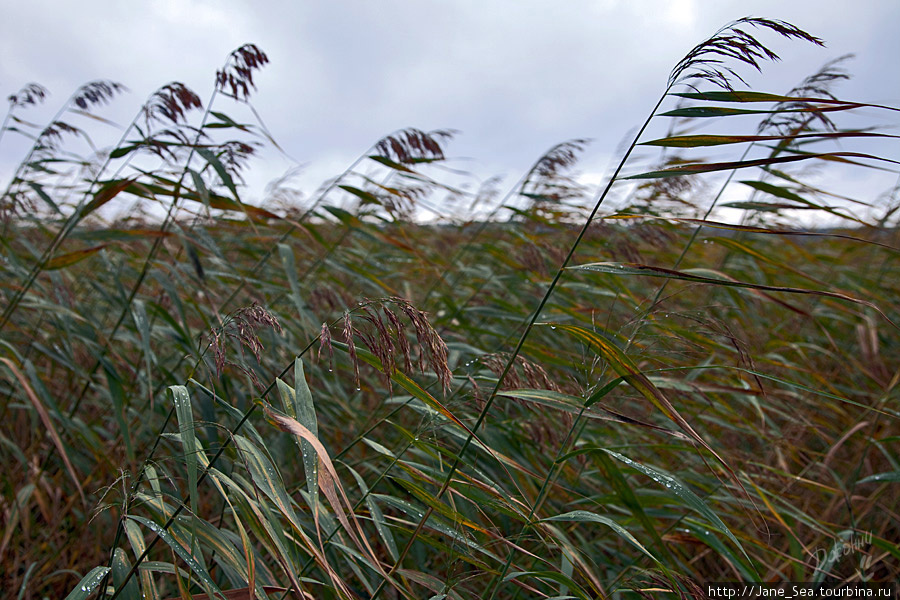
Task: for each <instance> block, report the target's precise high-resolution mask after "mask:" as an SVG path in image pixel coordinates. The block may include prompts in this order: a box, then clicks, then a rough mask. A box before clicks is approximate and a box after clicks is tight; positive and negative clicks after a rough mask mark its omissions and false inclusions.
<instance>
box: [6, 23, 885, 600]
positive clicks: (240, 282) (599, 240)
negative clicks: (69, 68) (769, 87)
mask: <svg viewBox="0 0 900 600" xmlns="http://www.w3.org/2000/svg"><path fill="white" fill-rule="evenodd" d="M766 36H775V37H777V36H782V37H786V38H793V39H796V40H800V41H802V42H806V43H813V44H819V45H820V44H821V41H820V40H818V39H817V38H815V37H814V36H812V35H810V34H808V33H806V32H804V31H802V30H800V29H798V28H796V27H794V26H792V25H789V24H787V23H784V22H781V21H774V20H767V19H755V18H747V19H741V20H739V21H735V22H733V23H730V24H728V25H727V26H725V27H724V28H722V29H721V30H719V31H718V32H716V33H715V34H714V35H713V36H711V37H710V38H709V39H707V40H705V41H704V42H702V43H700V44H698V45H697V46H696V47H695V48H694V49H693V50H692V51H691V52H690V53H688V55H687V56H686V57H684V59H682V60H681V61H679V62H678V63H676V67H675V68H674V69H673V71H672V74H671V77H670V79H669V81H668V82H666V84H665V86H664V88H663V92H662V94H661V96H660V98H659V99H658V100H657V101H655V105H654V106H653V108H652V109H651V111H650V112H649V114H648V116H647V120H646V122H645V123H644V125H643V126H642V127H641V128H639V130H638V133H637V134H636V136H635V138H634V140H633V141H632V142H631V143H630V145H629V146H628V147H627V148H626V151H625V152H624V156H623V157H622V159H621V161H620V162H619V164H618V166H617V167H616V169H615V170H614V172H613V174H612V175H611V177H610V178H609V179H608V181H607V182H606V183H605V184H604V185H603V186H601V187H600V188H599V189H597V190H596V191H592V190H590V189H587V188H586V187H585V186H582V185H579V184H578V183H577V181H576V179H575V177H574V175H573V169H574V167H575V166H576V165H577V161H578V158H579V157H580V155H581V154H582V153H583V152H584V151H585V149H586V145H587V142H586V141H585V140H581V139H578V140H571V141H568V142H563V143H561V144H559V145H557V146H555V147H553V148H551V149H550V150H549V151H548V152H547V153H546V154H545V155H544V156H542V157H540V158H539V159H538V160H537V161H535V163H534V164H533V165H532V166H531V167H528V168H525V169H524V170H523V175H522V177H521V178H520V179H519V181H518V182H517V183H516V184H515V185H513V186H512V187H511V188H510V189H509V190H508V191H507V192H506V193H505V194H504V195H502V196H501V197H500V199H499V200H491V190H490V187H489V188H488V189H486V190H481V191H479V192H477V193H473V192H470V191H468V189H467V188H466V187H464V186H461V185H460V184H459V181H458V179H454V178H453V177H449V176H448V171H447V170H445V169H443V168H442V164H443V163H444V162H445V161H446V160H447V159H446V156H447V152H448V144H450V143H451V142H452V138H453V135H454V132H452V131H450V130H439V131H433V132H426V131H422V130H419V129H414V128H410V129H406V130H402V131H398V132H394V133H392V134H390V135H387V136H385V137H384V138H382V139H381V140H376V141H374V143H373V144H372V146H371V148H369V149H368V150H366V151H365V152H364V153H363V154H362V155H361V156H360V158H359V159H357V160H356V161H354V162H353V163H352V164H351V165H350V166H349V167H348V168H347V169H346V170H345V171H344V172H343V173H341V174H340V175H338V176H337V177H335V178H334V179H333V180H331V181H329V182H326V184H324V185H323V186H322V188H321V189H320V190H319V191H318V192H317V193H316V194H314V195H312V196H311V198H312V199H311V200H310V201H308V202H307V203H306V204H305V206H297V205H291V204H290V203H284V204H283V205H281V206H278V207H276V206H274V204H272V205H270V204H267V205H266V206H265V207H262V206H254V205H251V204H249V203H247V202H245V201H244V199H243V198H242V194H243V193H244V192H243V186H242V183H241V174H242V172H243V170H244V169H246V168H250V167H251V166H252V161H253V158H254V156H255V154H256V153H257V152H258V150H259V148H260V147H262V146H264V145H271V144H274V143H275V142H274V140H273V136H272V134H271V133H270V132H269V131H267V130H266V128H265V126H264V125H263V124H262V121H261V120H258V119H257V121H256V122H252V121H250V122H242V121H243V120H244V117H240V118H238V117H236V116H229V112H231V114H234V115H236V114H238V113H240V114H241V115H251V117H252V116H253V115H255V114H256V112H255V110H254V109H253V107H252V97H253V94H254V93H255V86H254V75H255V73H256V72H257V71H258V70H259V69H260V68H263V67H264V65H265V64H266V63H267V62H268V57H267V56H266V55H265V53H264V52H263V51H262V50H261V49H260V48H258V47H256V46H254V45H246V46H243V47H241V48H239V49H237V50H235V52H233V53H232V54H231V55H229V57H227V59H226V62H225V64H224V66H223V67H222V68H221V69H220V70H219V71H217V72H216V76H215V78H214V81H213V88H212V92H211V96H210V99H209V100H208V101H207V102H206V103H205V104H204V103H203V102H202V101H201V100H200V98H199V96H198V95H197V94H195V93H194V92H193V91H191V90H189V89H188V88H187V87H186V86H184V85H183V84H180V83H177V82H174V83H171V84H168V85H166V86H163V87H162V88H160V90H158V91H157V92H156V93H154V94H153V95H152V96H151V97H150V98H149V99H148V100H147V101H146V103H145V104H144V105H143V106H142V107H141V108H140V110H139V111H138V112H137V114H136V116H135V119H134V120H133V122H132V123H131V125H130V126H128V127H127V129H126V131H125V133H124V135H123V136H122V139H121V140H120V141H119V142H118V143H116V144H115V145H114V146H113V147H112V148H111V149H110V150H106V151H103V152H101V153H98V154H96V155H93V156H80V155H78V154H75V153H73V152H72V151H71V149H70V146H69V145H67V141H68V140H69V136H73V135H79V136H87V135H88V133H87V131H88V129H86V128H84V127H81V126H79V125H78V123H80V121H78V119H84V118H88V117H97V118H101V119H102V117H99V115H98V112H99V111H100V110H101V109H102V105H103V104H105V103H107V102H109V101H113V100H116V98H117V96H118V95H119V94H120V92H122V91H123V89H124V88H123V87H122V86H121V85H120V84H118V83H115V82H94V83H90V84H88V85H86V86H84V87H82V88H80V89H79V90H77V91H76V92H75V93H74V94H73V95H72V97H71V98H70V99H69V100H67V101H66V102H65V103H64V104H63V105H62V106H61V107H60V109H59V111H58V114H57V115H56V116H55V117H54V118H53V119H52V120H51V121H50V122H49V123H48V124H47V125H46V126H44V127H40V128H33V129H29V127H32V126H30V125H29V124H28V121H27V120H26V119H25V118H23V117H21V116H20V114H22V113H23V111H26V110H28V109H29V108H30V107H31V106H33V105H35V104H37V103H40V102H43V101H45V100H46V91H45V90H44V89H43V88H42V87H40V86H39V85H37V84H30V85H28V86H26V87H25V88H23V89H22V90H21V91H20V92H18V93H17V94H15V95H14V96H11V97H10V110H9V112H8V114H7V116H6V118H5V120H4V121H3V123H4V124H3V127H2V129H0V141H3V140H6V139H8V138H7V136H8V135H11V134H25V135H28V136H30V137H31V139H32V140H33V146H32V148H31V149H30V150H29V151H28V153H27V155H26V156H25V158H24V159H23V161H22V163H21V164H20V166H19V168H18V169H17V171H16V173H15V174H14V176H13V178H12V179H11V181H10V182H9V184H8V186H7V187H6V191H5V192H4V194H3V198H2V206H0V209H2V214H3V227H4V232H5V233H4V236H3V238H2V244H3V247H4V261H3V263H2V280H0V286H2V287H0V290H2V294H3V299H4V308H3V312H2V316H0V332H2V338H0V340H2V355H0V363H2V367H0V373H2V379H0V382H2V386H3V387H2V390H0V393H2V395H3V399H2V404H0V416H2V422H3V428H2V430H0V448H2V453H3V460H4V464H5V465H7V468H6V469H5V470H4V477H3V478H2V484H3V501H2V502H3V504H2V510H3V515H4V520H3V525H2V532H0V535H2V538H0V561H2V564H4V565H5V568H4V569H3V575H2V580H0V585H2V586H3V589H4V590H9V592H8V593H9V594H15V595H16V596H17V597H19V598H33V597H57V596H60V597H61V596H65V595H66V594H68V597H71V598H87V597H91V596H94V597H101V598H103V597H105V598H167V597H182V598H190V597H192V596H194V597H197V596H198V595H200V594H208V595H210V596H215V597H230V598H250V597H257V598H283V597H297V598H377V597H383V598H419V597H431V598H498V597H499V598H517V597H574V598H596V597H610V596H615V597H626V596H628V597H632V596H634V597H636V596H644V597H651V596H655V595H659V594H669V595H673V596H678V597H701V596H702V595H703V593H704V591H703V588H702V584H703V583H705V582H709V581H789V580H793V581H846V582H858V581H893V580H896V579H897V578H898V576H900V549H898V544H897V541H898V539H900V523H898V516H897V514H896V501H895V500H894V498H895V495H896V494H895V488H894V486H896V483H897V481H898V479H900V475H898V473H900V463H898V460H900V455H898V441H900V435H898V430H897V417H898V413H897V408H896V399H897V395H896V389H895V388H896V384H897V382H898V378H900V376H898V370H897V365H896V364H895V363H896V361H895V360H894V356H895V355H896V354H897V352H896V351H897V346H898V336H897V322H898V319H897V312H898V304H897V300H896V298H897V291H898V290H897V286H896V281H897V279H896V277H895V275H896V273H895V271H896V267H895V258H896V256H897V252H898V249H900V245H898V244H900V242H898V240H897V238H896V234H895V222H894V221H895V218H896V216H895V215H896V210H897V207H898V206H900V200H898V198H897V196H896V189H894V190H892V191H890V192H888V193H887V194H886V195H885V196H884V197H882V198H878V199H873V198H865V197H862V198H846V197H842V196H837V195H836V194H833V193H830V192H829V191H828V190H823V189H819V187H818V185H819V184H818V183H817V182H816V181H815V180H814V179H811V178H810V175H809V174H808V173H807V171H805V170H804V169H803V167H804V166H805V165H809V164H818V165H823V166H825V167H826V168H827V167H829V166H832V165H841V166H844V167H846V166H848V165H849V166H852V167H853V168H856V169H879V170H882V171H888V172H891V173H895V172H896V170H897V169H896V167H897V162H895V161H894V160H893V158H892V157H890V156H879V155H876V154H874V153H872V152H871V151H867V150H866V148H865V144H866V143H868V142H871V141H878V140H881V141H884V140H891V139H893V136H891V135H890V134H887V133H884V132H881V131H878V130H876V129H875V128H868V129H849V128H845V127H842V125H841V120H842V117H843V116H844V115H845V114H849V113H851V112H853V111H858V110H859V109H865V110H866V111H868V113H876V114H879V115H880V117H879V118H882V119H887V118H888V117H890V116H892V115H894V114H895V111H896V109H893V108H891V107H886V106H877V105H871V104H864V103H859V102H849V101H843V100H840V99H839V98H838V97H837V96H836V95H835V92H834V90H833V89H832V87H833V85H834V84H835V83H838V82H839V81H840V80H841V79H843V78H845V77H846V74H845V72H844V71H843V70H842V67H841V66H842V64H843V63H835V62H832V63H828V64H826V65H825V67H823V69H822V70H820V71H819V72H817V73H815V74H813V75H812V76H810V78H808V79H807V80H806V81H804V82H801V83H800V84H799V85H798V86H797V88H795V89H794V90H792V91H790V92H788V93H786V94H771V93H762V92H756V91H748V90H738V89H736V88H737V87H738V86H740V85H741V84H742V80H741V74H740V70H741V69H742V68H755V69H762V68H763V67H764V64H765V62H767V61H770V60H776V59H777V56H776V55H775V54H774V53H772V52H771V50H769V48H768V47H767V46H766V45H765V43H764V41H763V38H764V37H766ZM670 105H671V106H670ZM738 117H740V118H741V121H740V123H745V122H747V120H748V119H754V118H755V119H757V123H756V126H755V128H754V129H750V130H749V131H750V132H749V133H738V134H736V133H734V127H733V126H732V125H731V122H732V121H734V120H736V119H737V118H738ZM661 119H668V120H670V122H671V123H672V126H671V127H670V129H669V133H668V134H667V135H666V136H665V137H663V138H659V139H646V138H645V131H646V130H647V126H648V125H649V124H650V123H651V122H653V121H654V120H661ZM699 124H704V125H707V124H711V126H712V127H713V128H715V127H717V126H719V125H720V124H721V127H722V128H723V129H724V130H725V131H727V132H728V133H720V134H711V133H702V134H698V133H696V130H697V126H698V125H699ZM836 142H840V143H841V145H840V146H835V145H834V144H835V143H836ZM854 143H857V144H860V146H859V147H858V148H857V147H854V146H850V144H854ZM720 146H721V147H722V148H719V151H721V154H720V156H721V158H716V159H714V160H704V159H702V158H700V157H698V155H697V153H698V152H700V151H709V149H710V148H714V147H720ZM645 147H649V148H653V147H660V148H662V149H663V154H662V155H661V156H660V157H659V159H658V162H657V163H656V164H654V165H651V166H648V165H647V164H646V161H643V160H641V159H640V157H638V158H633V157H632V154H633V151H635V150H637V149H639V148H645ZM848 148H849V149H848ZM698 149H700V150H698ZM733 149H736V150H733ZM729 151H731V153H729ZM715 173H719V174H721V175H723V176H724V179H722V178H720V179H719V182H720V183H719V184H718V185H719V186H720V187H718V188H714V187H713V186H712V184H711V183H709V182H708V179H707V178H705V177H704V175H706V174H715ZM629 184H630V186H629ZM735 189H740V190H744V191H746V192H747V194H748V196H749V197H748V199H747V200H746V201H739V202H734V201H731V202H724V201H722V199H723V198H726V197H733V195H734V190H735ZM617 190H626V191H622V192H618V191H617ZM613 194H617V198H616V203H615V208H614V210H612V209H613V206H612V204H610V200H609V199H610V198H611V197H612V195H613ZM272 195H273V197H274V196H287V197H289V196H290V190H288V189H286V188H280V189H279V188H278V187H274V188H272ZM498 196H499V195H494V196H493V197H494V198H497V197H498ZM442 200H447V202H448V203H449V202H450V201H453V202H454V203H455V204H456V205H457V206H468V207H470V208H471V209H472V211H473V212H472V214H481V215H484V214H489V215H490V216H489V217H487V218H485V217H472V218H469V217H467V216H466V214H465V213H464V212H461V210H455V211H445V210H444V209H442V208H441V206H442V205H441V201H442ZM491 202H493V204H486V203H491ZM479 204H481V206H479ZM420 206H426V207H428V208H429V210H435V211H437V212H438V213H439V214H440V213H442V212H443V213H444V217H443V220H442V221H440V222H436V223H430V224H424V223H422V222H417V221H416V219H415V215H416V211H417V209H418V207H420ZM484 206H487V209H486V210H485V208H484ZM116 207H119V208H116ZM123 207H130V208H128V209H125V208H123ZM717 207H722V208H731V209H738V210H740V211H741V212H740V216H739V217H737V218H729V217H731V216H732V215H734V214H735V212H734V210H732V212H724V213H721V212H714V211H715V209H716V208H717ZM113 209H115V210H113ZM154 215H163V216H162V217H161V218H160V217H159V216H154ZM717 215H723V216H721V217H720V216H717ZM797 215H803V219H802V221H803V222H805V223H809V222H812V221H814V219H815V218H816V217H815V215H822V217H827V218H828V219H830V221H829V222H838V223H839V225H837V226H834V227H830V228H828V229H824V228H823V229H804V228H801V227H800V226H799V225H798V224H799V222H800V220H799V219H798V217H797ZM226 593H227V596H226Z"/></svg>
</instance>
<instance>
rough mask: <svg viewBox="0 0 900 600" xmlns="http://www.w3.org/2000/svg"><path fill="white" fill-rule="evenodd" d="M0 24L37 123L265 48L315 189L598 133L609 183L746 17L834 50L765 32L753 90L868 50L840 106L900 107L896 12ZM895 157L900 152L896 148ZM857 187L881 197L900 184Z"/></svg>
mask: <svg viewBox="0 0 900 600" xmlns="http://www.w3.org/2000/svg"><path fill="white" fill-rule="evenodd" d="M3 14H4V17H3V20H2V22H0V49H2V61H0V93H2V94H3V95H4V97H5V96H7V95H9V94H12V93H15V92H16V91H17V90H18V89H20V88H21V87H22V86H23V85H24V84H26V83H28V82H31V81H35V82H38V83H40V84H42V85H43V86H45V87H47V88H48V89H49V90H50V92H51V94H52V96H51V97H50V98H49V99H48V101H47V102H46V105H45V107H43V108H42V109H40V110H37V109H30V110H29V111H27V112H22V113H21V116H22V117H24V118H28V119H30V120H34V121H36V122H42V121H41V117H42V116H43V118H44V119H48V118H49V117H50V115H52V113H53V112H55V110H56V109H57V108H58V107H59V105H60V104H61V103H62V102H63V101H64V100H65V99H66V98H67V97H68V95H69V94H70V93H71V92H72V91H73V90H74V89H75V88H77V87H78V86H79V85H81V84H83V83H86V82H88V81H91V80H94V79H110V80H114V81H118V82H121V83H123V84H125V85H127V86H128V88H129V89H130V92H129V93H128V94H126V95H124V96H122V97H120V98H119V99H117V100H116V101H115V103H114V104H113V105H112V106H110V107H109V108H108V109H105V110H104V111H101V112H100V114H102V115H104V116H107V117H110V118H112V119H114V120H115V121H117V122H119V123H123V124H124V123H127V122H128V121H129V120H130V119H131V117H132V116H133V115H134V113H135V112H136V111H137V110H138V108H139V107H140V105H141V104H142V103H143V102H144V100H145V99H146V98H147V96H148V95H149V94H150V93H152V92H153V91H154V90H156V89H157V88H159V87H160V86H161V85H163V84H166V83H168V82H170V81H182V82H184V83H185V84H187V85H188V86H189V87H190V88H192V89H193V90H194V91H196V92H197V93H198V94H199V95H200V96H201V97H202V98H203V99H204V102H205V100H206V98H208V97H209V94H210V91H211V89H212V83H213V78H214V75H215V72H216V70H217V69H218V68H220V66H221V65H222V63H223V61H224V59H225V58H226V57H227V55H228V54H229V52H230V51H232V50H233V49H235V48H237V47H238V46H240V45H242V44H244V43H247V42H252V43H255V44H257V45H258V46H259V47H260V48H261V49H263V50H264V51H265V52H266V53H267V54H268V56H269V59H270V61H271V62H270V64H269V65H268V66H266V67H265V68H264V70H263V71H261V72H260V73H259V74H258V76H257V78H256V81H257V84H258V90H257V92H256V93H255V95H254V97H253V103H254V106H255V107H256V108H257V110H258V111H259V113H260V114H261V116H262V117H263V119H264V120H265V121H266V124H267V125H268V126H269V129H270V130H271V131H272V132H273V133H274V134H275V136H276V138H277V140H278V141H279V143H280V144H281V145H282V146H283V147H284V149H285V150H286V151H287V153H288V154H290V156H291V157H293V158H294V159H295V160H296V161H297V163H300V164H303V165H305V166H304V171H303V172H304V175H303V177H302V178H301V181H302V182H303V183H302V185H303V186H304V187H305V188H307V189H306V192H307V194H310V193H312V192H313V189H314V187H315V186H316V185H317V184H318V183H320V182H321V181H322V180H324V179H325V178H328V177H330V176H333V175H336V174H337V173H339V172H341V171H342V170H343V169H344V168H345V167H346V166H347V165H348V164H349V163H351V162H352V161H353V159H354V158H355V157H356V156H357V155H359V154H360V153H361V152H363V151H365V150H366V149H367V148H368V147H369V146H370V145H371V144H372V143H373V142H375V141H376V140H377V139H379V138H380V137H382V136H383V135H385V134H387V133H390V132H392V131H394V130H396V129H400V128H403V127H408V126H413V127H418V128H421V129H425V130H430V129H438V128H453V129H457V130H459V131H460V134H459V136H458V137H457V138H456V139H455V140H454V141H453V142H451V144H450V146H449V153H448V154H449V155H450V156H451V157H453V158H454V159H455V161H454V163H453V164H454V165H455V166H457V167H459V168H462V169H466V170H469V171H471V172H473V173H474V174H475V175H476V176H478V177H480V178H487V177H489V176H491V175H505V176H506V179H505V181H506V182H507V184H511V183H512V182H514V181H515V180H516V179H517V178H518V177H519V176H520V175H521V174H522V172H524V171H525V170H527V169H528V167H529V166H530V165H531V163H532V162H533V161H534V160H535V159H536V158H538V157H539V156H540V155H541V154H543V152H544V151H545V150H547V149H548V148H549V147H550V146H552V145H554V144H556V143H558V142H561V141H564V140H566V139H570V138H575V137H582V138H591V139H592V140H593V142H592V143H591V145H590V147H589V148H588V150H587V152H586V153H585V155H584V158H583V161H582V163H581V164H580V165H579V170H580V171H582V172H583V173H585V180H586V181H597V180H599V179H600V178H601V175H602V173H604V172H605V171H606V169H607V166H608V163H609V161H610V159H611V157H613V156H614V155H615V154H616V151H617V148H618V146H619V145H620V143H621V141H622V139H623V137H624V136H625V135H626V134H627V133H628V132H629V131H630V130H632V129H633V128H634V127H636V126H637V125H639V124H640V123H641V122H642V121H643V118H644V117H645V115H646V114H647V112H648V111H649V110H650V109H651V108H652V107H653V105H654V103H655V101H656V98H657V97H658V95H659V93H660V92H661V91H662V90H663V88H664V86H665V83H666V79H667V76H668V74H669V71H670V70H671V69H672V67H673V65H674V64H675V63H676V62H677V61H678V60H679V59H680V58H681V57H682V56H683V55H684V54H685V53H686V52H687V51H688V50H690V49H691V47H693V46H694V45H695V44H696V43H698V42H700V41H702V40H703V39H705V38H706V37H708V36H709V35H711V34H712V33H713V32H714V31H715V30H716V29H718V28H719V27H720V26H721V25H723V24H725V23H727V22H728V21H730V20H733V19H735V18H739V17H742V16H747V15H753V16H761V17H769V18H777V19H783V20H786V21H789V22H791V23H793V24H795V25H797V26H798V27H801V28H802V29H805V30H806V31H809V32H810V33H812V34H814V35H817V36H819V37H821V38H823V39H824V40H825V41H826V43H827V48H825V49H822V48H816V47H814V46H812V45H809V44H804V43H800V42H789V41H785V40H779V39H774V38H773V37H772V36H770V35H766V34H763V39H765V40H766V41H768V42H770V43H771V45H772V47H773V48H775V49H776V51H777V52H778V53H779V54H780V55H781V56H782V58H783V61H782V62H781V63H779V64H772V65H768V66H767V67H766V70H765V72H764V73H763V75H762V76H757V75H755V74H754V73H748V72H747V71H746V70H742V71H741V72H742V73H746V74H747V76H748V77H747V80H748V82H749V83H750V84H751V85H752V86H754V87H755V88H756V89H759V90H762V91H769V92H775V93H784V92H786V91H788V90H789V89H790V88H792V87H793V86H794V85H795V84H796V83H798V82H799V81H800V80H801V79H803V77H805V76H806V75H808V74H810V73H812V72H814V71H815V70H816V69H818V68H819V67H820V66H821V65H822V64H823V63H825V62H826V61H828V60H830V59H833V58H836V57H838V56H841V55H843V54H847V53H855V54H856V59H855V60H854V61H853V62H851V63H848V66H849V69H850V70H851V72H852V74H853V79H852V80H850V81H848V82H845V83H843V84H841V85H840V87H839V88H837V89H836V90H835V91H836V93H837V95H838V96H839V97H841V98H843V99H847V100H857V101H867V102H877V103H884V104H891V105H894V106H900V71H898V69H897V60H898V58H900V35H898V33H897V28H898V26H900V2H898V1H897V0H880V1H879V0H857V1H854V2H835V1H821V0H819V1H812V0H792V1H790V2H786V1H784V0H780V1H756V0H740V1H731V0H706V1H699V0H659V1H650V0H646V1H638V0H632V1H627V2H626V1H616V0H593V1H587V0H554V1H550V0H546V1H543V2H538V1H523V0H518V1H492V0H481V1H475V0H445V1H422V0H419V1H412V0H407V1H403V2H401V1H395V0H352V1H351V0H331V1H324V0H323V1H316V2H313V1H300V0H293V1H277V2H253V3H250V2H237V1H235V0H214V1H213V0H210V1H191V0H144V1H142V2H98V1H95V0H83V1H80V2H63V1H60V0H57V1H47V0H32V1H30V2H15V3H12V2H9V3H7V4H6V6H5V7H4V11H3ZM220 108H222V109H224V110H225V112H230V110H231V109H230V107H229V106H228V105H227V104H223V105H221V106H220ZM873 117H874V118H875V119H876V120H877V121H878V122H882V123H884V122H887V123H891V122H893V123H894V124H896V123H897V122H898V119H897V118H896V117H890V118H888V116H887V115H884V114H873ZM664 125H665V124H660V125H658V126H657V127H658V129H659V130H660V131H662V128H663V127H664ZM748 127H749V128H751V129H752V126H748ZM751 132H752V131H748V133H751ZM116 133H117V132H115V131H111V130H105V131H104V132H100V131H98V132H97V137H98V139H97V142H98V143H99V144H101V145H103V144H112V143H114V142H115V139H116V137H117V136H116ZM26 148H27V147H26V146H24V145H22V144H21V143H19V142H18V141H15V140H14V139H13V138H12V136H6V138H5V139H3V140H2V142H0V176H2V177H3V180H2V182H3V185H4V186H5V184H6V182H7V181H8V178H9V175H10V173H11V170H12V169H13V168H14V166H15V165H16V164H17V163H18V161H19V160H20V159H21V157H22V155H23V153H24V152H25V150H26ZM887 148H888V151H892V152H893V158H897V157H898V156H900V152H897V150H898V146H897V144H894V145H893V146H888V147H887ZM291 166H292V163H291V162H290V161H289V160H287V159H283V158H278V157H269V158H268V159H267V160H266V161H264V162H261V163H258V164H255V165H254V166H253V173H254V175H253V177H251V179H250V183H251V184H253V185H252V186H251V189H250V190H248V194H249V197H250V198H251V200H254V201H260V199H261V196H262V189H261V184H262V182H264V181H267V180H269V179H271V178H274V177H276V176H278V175H280V174H281V173H282V172H284V171H285V170H287V169H288V168H290V167H291ZM861 177H865V178H866V181H867V185H869V186H870V188H871V189H872V190H875V188H877V187H878V186H889V185H890V184H891V180H889V179H887V180H883V181H882V180H878V181H877V182H876V183H874V184H873V183H871V181H870V180H869V179H868V178H869V175H864V176H861ZM845 183H846V182H845ZM871 186H875V187H874V188H872V187H871ZM867 189H869V188H867ZM875 191H882V190H880V189H878V190H875ZM873 193H874V192H873Z"/></svg>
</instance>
